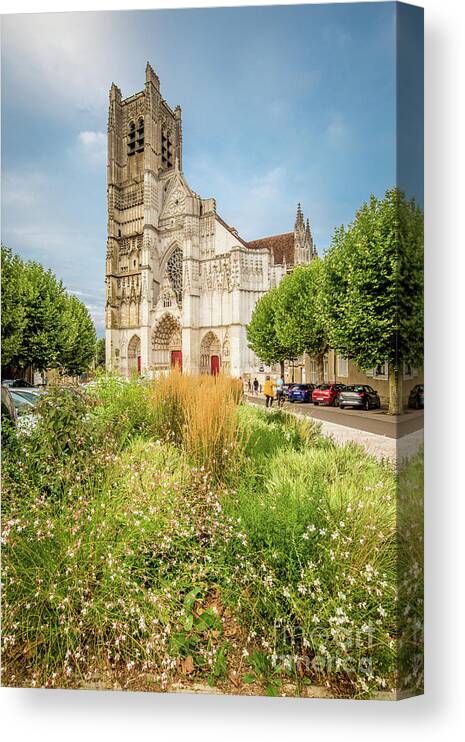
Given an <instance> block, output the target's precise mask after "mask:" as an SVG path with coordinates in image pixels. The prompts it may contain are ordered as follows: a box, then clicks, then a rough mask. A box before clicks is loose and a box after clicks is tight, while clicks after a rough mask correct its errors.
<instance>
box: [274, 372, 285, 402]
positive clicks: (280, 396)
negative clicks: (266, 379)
mask: <svg viewBox="0 0 465 742" xmlns="http://www.w3.org/2000/svg"><path fill="white" fill-rule="evenodd" d="M283 387H284V380H283V378H282V377H281V376H280V377H279V379H278V380H277V382H276V400H277V402H278V407H282V406H283V404H284V388H283Z"/></svg>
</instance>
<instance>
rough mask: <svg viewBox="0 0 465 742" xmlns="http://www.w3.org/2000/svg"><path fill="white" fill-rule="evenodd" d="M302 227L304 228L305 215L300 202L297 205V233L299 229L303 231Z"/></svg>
mask: <svg viewBox="0 0 465 742" xmlns="http://www.w3.org/2000/svg"><path fill="white" fill-rule="evenodd" d="M302 227H304V215H303V211H302V207H301V205H300V202H299V203H298V204H297V215H296V218H295V230H296V231H297V230H298V229H299V228H300V229H301V228H302Z"/></svg>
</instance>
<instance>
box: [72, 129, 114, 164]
mask: <svg viewBox="0 0 465 742" xmlns="http://www.w3.org/2000/svg"><path fill="white" fill-rule="evenodd" d="M74 154H75V156H76V157H77V158H78V159H84V160H85V161H86V162H88V163H89V164H91V165H92V164H93V165H96V164H101V163H102V162H105V161H106V157H107V135H106V134H104V133H103V131H81V132H79V134H78V136H77V142H76V146H75V148H74Z"/></svg>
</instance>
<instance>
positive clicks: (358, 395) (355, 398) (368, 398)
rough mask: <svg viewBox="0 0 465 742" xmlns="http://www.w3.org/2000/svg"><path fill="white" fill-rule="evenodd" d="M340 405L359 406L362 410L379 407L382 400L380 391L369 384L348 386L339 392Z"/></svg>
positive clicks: (342, 407)
mask: <svg viewBox="0 0 465 742" xmlns="http://www.w3.org/2000/svg"><path fill="white" fill-rule="evenodd" d="M339 407H340V408H341V410H342V409H344V408H345V407H358V408H360V409H362V410H371V409H372V408H374V409H379V408H380V407H381V400H380V398H379V394H378V392H377V391H376V390H375V389H373V388H372V387H371V386H368V384H354V385H353V386H346V387H345V389H343V390H342V391H341V392H339Z"/></svg>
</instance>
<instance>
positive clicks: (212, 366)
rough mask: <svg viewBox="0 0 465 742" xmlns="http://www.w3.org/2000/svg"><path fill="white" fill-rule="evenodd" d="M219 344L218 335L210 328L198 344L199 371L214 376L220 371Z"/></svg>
mask: <svg viewBox="0 0 465 742" xmlns="http://www.w3.org/2000/svg"><path fill="white" fill-rule="evenodd" d="M220 355H221V345H220V341H219V339H218V336H217V335H215V333H214V332H212V331H211V330H210V331H209V332H207V334H206V335H205V336H204V338H203V340H202V342H201V344H200V373H201V374H212V375H213V376H216V375H217V374H219V372H220V366H221V363H220Z"/></svg>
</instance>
